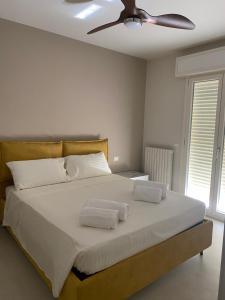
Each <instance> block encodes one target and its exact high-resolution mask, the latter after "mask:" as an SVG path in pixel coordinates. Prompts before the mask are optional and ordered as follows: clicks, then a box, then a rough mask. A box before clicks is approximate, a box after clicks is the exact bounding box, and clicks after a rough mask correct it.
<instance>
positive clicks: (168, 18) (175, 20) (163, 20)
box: [140, 10, 195, 30]
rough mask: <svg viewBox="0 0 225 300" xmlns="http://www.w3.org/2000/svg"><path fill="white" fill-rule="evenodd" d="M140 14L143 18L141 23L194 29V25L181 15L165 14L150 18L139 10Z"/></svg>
mask: <svg viewBox="0 0 225 300" xmlns="http://www.w3.org/2000/svg"><path fill="white" fill-rule="evenodd" d="M140 13H141V14H143V16H144V20H143V22H147V23H151V24H155V25H160V26H165V27H171V28H178V29H187V30H192V29H194V28H195V24H194V23H193V22H192V21H191V20H189V19H188V18H186V17H184V16H182V15H177V14H167V15H161V16H151V15H149V14H148V13H147V12H146V11H144V10H140Z"/></svg>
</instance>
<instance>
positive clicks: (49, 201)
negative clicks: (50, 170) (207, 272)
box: [0, 140, 212, 300]
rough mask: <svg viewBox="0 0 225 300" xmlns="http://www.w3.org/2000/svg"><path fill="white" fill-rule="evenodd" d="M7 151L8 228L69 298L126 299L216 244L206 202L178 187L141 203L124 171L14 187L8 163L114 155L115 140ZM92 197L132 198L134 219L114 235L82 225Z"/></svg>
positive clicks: (0, 166) (17, 145)
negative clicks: (83, 212) (159, 199)
mask: <svg viewBox="0 0 225 300" xmlns="http://www.w3.org/2000/svg"><path fill="white" fill-rule="evenodd" d="M0 149H1V162H0V174H1V175H0V186H1V199H2V200H1V211H3V208H4V207H5V200H4V199H6V198H7V204H6V214H5V215H6V223H7V218H8V220H9V221H8V223H9V225H10V226H8V230H9V232H10V233H11V234H12V236H13V237H14V238H15V240H16V241H17V243H18V245H19V246H20V247H21V249H22V250H23V251H24V253H25V255H26V256H27V257H28V259H29V260H30V261H31V263H32V264H33V265H34V267H35V268H36V270H37V271H38V272H39V274H40V275H41V276H42V278H43V279H44V280H45V282H46V283H47V285H48V286H49V288H51V289H52V290H53V293H54V294H55V296H58V293H59V297H58V298H59V299H61V300H64V299H65V300H72V299H73V300H80V299H99V300H101V299H118V300H119V299H126V298H128V297H129V296H130V295H132V294H133V293H135V292H136V291H138V290H140V289H141V288H143V287H145V286H146V285H147V284H149V283H151V282H153V281H154V280H156V279H157V278H159V277H160V276H162V275H163V274H165V273H166V272H168V271H169V270H171V269H172V268H173V267H175V266H177V265H179V264H180V263H182V262H184V261H185V260H187V259H188V258H190V257H192V256H194V255H196V254H198V253H201V252H202V251H203V250H205V249H206V248H208V247H209V246H210V245H211V242H212V222H211V221H207V220H204V205H203V204H202V203H200V202H198V201H196V200H193V199H187V198H186V197H184V196H182V195H179V194H177V193H174V192H170V193H169V194H168V197H167V199H166V200H165V201H164V202H163V203H162V204H160V205H155V204H150V203H141V202H137V201H133V199H132V187H133V182H132V180H129V179H125V178H123V177H121V176H118V175H108V176H102V177H95V178H90V179H84V180H79V181H78V182H70V183H63V184H57V185H54V186H44V187H39V188H35V189H30V190H24V191H16V190H15V189H14V187H13V186H12V179H11V175H10V172H9V170H8V169H7V168H6V166H5V163H6V162H7V161H11V160H28V159H34V158H36V159H38V158H49V157H61V156H67V155H71V154H84V153H85V154H88V153H96V152H99V151H103V152H104V153H105V155H106V157H107V156H108V142H107V140H98V141H86V142H81V141H76V142H73V141H71V142H57V143H51V142H49V143H47V142H36V143H34V142H1V143H0ZM6 196H7V197H6ZM90 197H97V198H105V199H110V200H117V201H126V202H127V203H129V205H130V215H129V218H128V220H127V222H125V223H124V224H121V225H119V227H118V229H117V230H116V231H111V232H106V231H103V230H97V229H94V228H81V227H80V226H79V224H78V216H77V214H78V212H79V210H80V208H81V206H82V204H83V203H84V201H85V200H86V199H88V198H90ZM62 199H63V201H62ZM53 205H54V210H52V207H53ZM68 208H70V209H69V210H68ZM69 212H71V213H69ZM21 215H22V216H23V217H21ZM44 229H45V230H44ZM40 231H41V232H42V235H41V238H40V234H39V233H40ZM49 241H50V242H49ZM57 243H58V244H57ZM56 248H57V251H55V249H56ZM43 249H44V251H43ZM41 251H42V252H41ZM56 252H57V253H56ZM54 256H55V257H54ZM49 257H51V258H52V260H51V259H50V260H49ZM46 265H47V266H48V267H47V268H46ZM49 270H50V271H49ZM62 277H63V278H64V277H65V278H64V279H63V278H62ZM49 278H51V280H49ZM61 285H63V287H62V289H61Z"/></svg>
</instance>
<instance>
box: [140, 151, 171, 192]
mask: <svg viewBox="0 0 225 300" xmlns="http://www.w3.org/2000/svg"><path fill="white" fill-rule="evenodd" d="M173 155H174V151H173V150H169V149H161V148H153V147H146V148H145V163H144V164H145V166H144V169H145V173H146V174H149V175H150V180H153V181H160V182H163V183H167V184H168V185H169V187H170V189H171V186H172V176H173Z"/></svg>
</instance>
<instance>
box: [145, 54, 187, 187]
mask: <svg viewBox="0 0 225 300" xmlns="http://www.w3.org/2000/svg"><path fill="white" fill-rule="evenodd" d="M175 63H176V55H175V54H174V55H172V56H168V57H164V58H160V59H155V60H152V61H151V62H149V63H148V68H147V83H146V104H145V126H144V146H145V145H153V146H161V147H166V148H167V147H169V148H171V149H174V150H175V160H174V177H173V189H174V190H177V191H179V190H180V186H179V176H180V174H179V171H180V154H181V146H182V142H183V138H182V126H183V110H184V93H185V80H184V79H178V78H175Z"/></svg>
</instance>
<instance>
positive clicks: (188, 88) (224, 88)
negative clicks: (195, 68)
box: [179, 73, 225, 221]
mask: <svg viewBox="0 0 225 300" xmlns="http://www.w3.org/2000/svg"><path fill="white" fill-rule="evenodd" d="M216 79H218V80H220V85H219V92H218V95H219V96H218V98H219V99H218V109H217V116H216V132H215V141H217V143H215V144H214V155H213V169H212V178H213V181H214V182H212V188H211V192H210V199H209V202H210V208H209V209H208V210H207V214H208V215H209V216H210V217H214V218H216V219H218V220H221V221H224V220H225V215H224V214H222V213H219V212H216V205H217V191H218V186H217V185H216V184H215V183H216V182H217V183H218V184H219V176H220V174H219V173H218V170H219V168H218V166H219V165H221V164H222V156H223V151H221V150H223V149H222V148H221V144H222V143H221V142H222V141H221V139H223V132H224V118H225V117H224V115H225V114H223V113H222V112H224V111H225V76H224V73H212V74H210V75H202V76H193V77H190V78H187V79H186V84H185V98H184V114H183V129H182V144H181V155H180V182H179V185H180V191H181V192H182V193H184V194H185V193H186V187H187V186H186V184H187V176H188V165H189V157H188V156H189V149H190V134H191V124H192V122H191V121H192V107H193V88H194V83H195V82H196V81H204V80H206V81H207V80H216ZM216 187H217V190H216ZM215 197H216V200H214V201H213V199H215Z"/></svg>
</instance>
